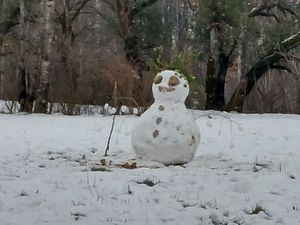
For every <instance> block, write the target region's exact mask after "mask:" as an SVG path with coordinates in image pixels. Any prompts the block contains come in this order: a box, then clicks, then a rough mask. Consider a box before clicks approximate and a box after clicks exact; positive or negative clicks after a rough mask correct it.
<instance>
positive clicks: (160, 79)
mask: <svg viewBox="0 0 300 225" xmlns="http://www.w3.org/2000/svg"><path fill="white" fill-rule="evenodd" d="M162 80H163V78H162V76H161V75H158V76H156V77H155V78H154V80H153V83H154V84H159V83H160V82H162Z"/></svg>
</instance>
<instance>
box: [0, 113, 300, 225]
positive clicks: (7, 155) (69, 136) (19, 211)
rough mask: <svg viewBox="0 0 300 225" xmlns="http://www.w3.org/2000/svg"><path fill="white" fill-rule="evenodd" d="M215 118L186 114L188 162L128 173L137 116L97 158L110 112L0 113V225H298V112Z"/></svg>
mask: <svg viewBox="0 0 300 225" xmlns="http://www.w3.org/2000/svg"><path fill="white" fill-rule="evenodd" d="M208 114H210V115H208ZM215 114H218V113H216V112H203V111H195V112H194V116H195V117H198V116H200V117H199V118H198V119H197V123H198V125H199V128H200V131H201V135H202V138H201V143H200V146H199V148H198V151H197V155H196V158H195V159H194V160H193V161H192V162H190V163H188V164H186V165H183V166H170V167H160V168H150V167H147V165H148V166H150V164H147V163H146V164H145V163H142V162H137V167H138V168H134V167H135V164H134V162H136V161H135V160H134V154H133V153H132V148H131V145H130V131H131V127H132V126H133V125H134V124H135V123H136V122H137V120H138V117H135V116H117V118H116V124H115V129H114V132H113V136H112V140H111V148H110V152H109V153H110V156H109V157H107V158H105V157H103V154H104V150H105V147H106V142H107V138H108V135H109V131H110V127H111V122H112V117H111V116H106V117H105V116H101V115H97V116H62V115H21V114H13V115H9V114H0V224H1V225H20V224H22V225H34V224H36V225H40V224H51V225H52V224H53V225H61V224H62V225H65V224H66V225H71V224H72V225H73V224H95V225H96V224H130V225H143V224H158V225H159V224H172V225H175V224H179V225H182V224H186V225H194V224H195V225H196V224H201V225H210V224H217V225H225V224H227V225H237V224H239V225H242V224H255V225H269V224H270V225H271V224H272V225H275V224H278V225H281V224H285V225H297V224H300V172H299V170H300V116H297V115H243V114H224V113H223V114H222V113H219V114H222V115H223V116H226V117H227V118H224V117H223V116H217V115H215ZM141 132H142V131H141ZM103 159H104V160H103ZM126 163H127V164H126ZM153 166H160V165H155V164H154V165H153ZM124 167H133V169H128V168H124ZM92 170H96V171H92Z"/></svg>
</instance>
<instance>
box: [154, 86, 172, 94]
mask: <svg viewBox="0 0 300 225" xmlns="http://www.w3.org/2000/svg"><path fill="white" fill-rule="evenodd" d="M158 90H159V92H163V93H166V92H172V91H174V90H175V88H174V87H161V86H159V87H158Z"/></svg>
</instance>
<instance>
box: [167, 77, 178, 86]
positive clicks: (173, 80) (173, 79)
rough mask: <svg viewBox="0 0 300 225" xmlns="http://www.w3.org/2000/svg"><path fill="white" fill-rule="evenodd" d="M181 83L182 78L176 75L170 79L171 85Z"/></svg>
mask: <svg viewBox="0 0 300 225" xmlns="http://www.w3.org/2000/svg"><path fill="white" fill-rule="evenodd" d="M178 84H180V80H179V79H178V77H176V76H172V77H171V78H170V80H169V86H171V87H174V86H177V85H178Z"/></svg>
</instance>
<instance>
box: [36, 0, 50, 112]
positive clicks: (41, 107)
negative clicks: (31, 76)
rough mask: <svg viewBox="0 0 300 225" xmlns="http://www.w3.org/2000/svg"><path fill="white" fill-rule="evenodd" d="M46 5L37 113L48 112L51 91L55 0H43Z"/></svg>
mask: <svg viewBox="0 0 300 225" xmlns="http://www.w3.org/2000/svg"><path fill="white" fill-rule="evenodd" d="M42 3H43V6H44V34H45V41H44V54H43V55H42V65H41V76H40V84H39V88H38V91H37V100H36V103H35V108H34V112H35V113H47V105H48V104H47V103H48V101H47V99H48V92H49V77H50V72H51V62H50V58H51V53H52V46H51V43H52V40H53V36H54V26H53V16H54V9H55V8H54V6H55V5H54V0H43V2H42Z"/></svg>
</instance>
